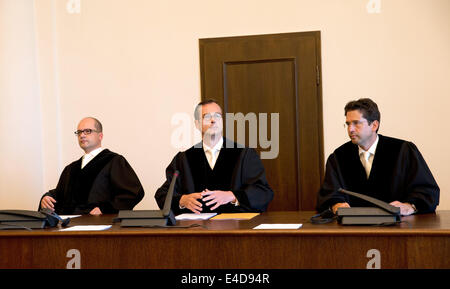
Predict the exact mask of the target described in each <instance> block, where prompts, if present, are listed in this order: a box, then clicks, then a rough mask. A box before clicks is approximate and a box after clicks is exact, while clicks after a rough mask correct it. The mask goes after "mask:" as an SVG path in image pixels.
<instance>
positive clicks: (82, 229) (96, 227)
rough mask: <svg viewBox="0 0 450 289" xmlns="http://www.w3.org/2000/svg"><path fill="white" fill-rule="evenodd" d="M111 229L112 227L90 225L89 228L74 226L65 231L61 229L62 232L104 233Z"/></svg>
mask: <svg viewBox="0 0 450 289" xmlns="http://www.w3.org/2000/svg"><path fill="white" fill-rule="evenodd" d="M109 228H111V225H88V226H73V227H69V228H65V229H61V230H60V231H65V232H69V231H103V230H108V229H109Z"/></svg>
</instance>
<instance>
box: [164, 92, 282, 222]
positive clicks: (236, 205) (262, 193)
mask: <svg viewBox="0 0 450 289" xmlns="http://www.w3.org/2000/svg"><path fill="white" fill-rule="evenodd" d="M194 117H195V126H196V128H197V129H198V130H200V131H201V133H202V142H201V143H199V144H197V145H194V146H193V147H191V148H190V149H188V150H187V151H184V152H179V153H178V154H177V155H176V156H175V157H174V158H173V160H172V162H171V163H170V165H169V166H168V167H167V169H166V181H165V183H164V184H163V185H162V186H161V187H160V188H159V189H158V190H157V191H156V193H155V199H156V201H157V203H158V206H159V207H160V208H163V206H164V200H165V198H166V194H167V191H168V188H169V185H170V182H171V180H172V176H173V173H174V172H175V171H176V170H178V171H179V172H180V174H179V178H178V179H177V182H176V187H175V190H174V196H173V201H172V210H173V211H174V213H175V214H180V213H191V212H194V213H196V214H199V213H207V212H217V213H224V212H262V211H265V210H266V209H267V206H268V204H269V202H270V201H271V200H272V199H273V191H272V189H271V188H270V186H269V184H268V183H267V180H266V177H265V170H264V166H263V165H262V162H261V160H260V158H259V156H258V154H257V153H256V151H255V150H254V149H251V148H242V147H238V145H237V144H236V143H234V142H231V141H230V140H228V139H226V138H224V137H223V132H222V130H223V120H222V109H221V107H220V105H219V104H218V103H217V102H216V101H214V100H206V101H203V102H200V103H199V104H198V105H197V106H196V109H195V112H194Z"/></svg>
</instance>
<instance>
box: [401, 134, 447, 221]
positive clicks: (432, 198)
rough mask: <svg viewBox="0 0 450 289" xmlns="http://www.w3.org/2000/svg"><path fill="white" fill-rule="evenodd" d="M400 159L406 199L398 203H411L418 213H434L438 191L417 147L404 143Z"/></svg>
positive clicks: (437, 200)
mask: <svg viewBox="0 0 450 289" xmlns="http://www.w3.org/2000/svg"><path fill="white" fill-rule="evenodd" d="M401 157H402V159H403V162H405V163H406V164H407V166H406V168H405V174H406V177H405V183H406V184H405V187H406V194H405V195H406V197H405V199H403V200H399V201H400V202H408V203H412V204H414V205H415V206H416V208H417V210H418V212H419V213H428V212H434V211H435V210H436V207H437V205H438V204H439V195H440V189H439V186H438V185H437V183H436V181H435V179H434V177H433V175H432V173H431V171H430V169H429V168H428V166H427V163H426V162H425V160H424V158H423V156H422V154H421V153H420V152H419V150H418V149H417V147H416V146H415V145H414V144H413V143H411V142H406V143H405V144H404V146H403V147H402V152H401Z"/></svg>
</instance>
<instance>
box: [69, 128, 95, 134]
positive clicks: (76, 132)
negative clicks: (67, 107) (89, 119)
mask: <svg viewBox="0 0 450 289" xmlns="http://www.w3.org/2000/svg"><path fill="white" fill-rule="evenodd" d="M93 131H94V132H99V131H98V130H95V129H90V128H87V129H83V130H77V131H75V132H74V134H76V135H81V134H82V133H83V132H84V134H91V133H92V132H93Z"/></svg>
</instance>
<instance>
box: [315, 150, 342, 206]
mask: <svg viewBox="0 0 450 289" xmlns="http://www.w3.org/2000/svg"><path fill="white" fill-rule="evenodd" d="M344 187H345V186H344V184H343V181H342V177H341V174H340V172H339V164H338V160H337V157H336V155H335V154H334V153H333V154H331V155H330V156H329V157H328V160H327V163H326V166H325V177H324V181H323V183H322V186H321V187H320V190H319V192H318V194H317V206H316V209H317V211H318V212H323V211H325V210H327V209H328V208H330V207H331V206H333V205H334V204H336V203H345V202H348V199H347V197H346V196H344V195H343V194H341V193H339V192H338V191H337V190H338V189H339V188H344Z"/></svg>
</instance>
